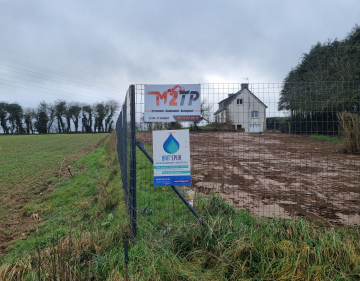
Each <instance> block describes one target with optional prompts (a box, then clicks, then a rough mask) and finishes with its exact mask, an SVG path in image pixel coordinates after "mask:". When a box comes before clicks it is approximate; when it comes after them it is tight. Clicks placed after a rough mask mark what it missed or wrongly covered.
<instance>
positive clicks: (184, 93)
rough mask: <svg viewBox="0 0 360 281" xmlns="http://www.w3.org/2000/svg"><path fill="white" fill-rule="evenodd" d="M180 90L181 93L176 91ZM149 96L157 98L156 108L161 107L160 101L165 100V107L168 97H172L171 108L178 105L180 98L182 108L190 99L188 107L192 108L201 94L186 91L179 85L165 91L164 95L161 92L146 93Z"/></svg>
mask: <svg viewBox="0 0 360 281" xmlns="http://www.w3.org/2000/svg"><path fill="white" fill-rule="evenodd" d="M177 88H179V91H176V89H177ZM146 94H147V95H155V96H156V106H159V105H160V100H164V105H165V104H166V103H167V101H168V95H170V96H171V97H172V98H171V100H170V102H169V106H177V105H178V97H179V95H180V96H181V100H180V106H183V105H184V104H185V100H186V99H187V98H186V97H189V98H188V105H189V106H191V105H192V102H193V101H196V100H198V99H199V97H200V94H199V92H198V91H185V88H183V87H180V86H179V85H176V86H175V87H174V88H172V89H168V90H167V91H164V92H163V93H162V94H161V93H160V92H159V91H148V92H147V93H146Z"/></svg>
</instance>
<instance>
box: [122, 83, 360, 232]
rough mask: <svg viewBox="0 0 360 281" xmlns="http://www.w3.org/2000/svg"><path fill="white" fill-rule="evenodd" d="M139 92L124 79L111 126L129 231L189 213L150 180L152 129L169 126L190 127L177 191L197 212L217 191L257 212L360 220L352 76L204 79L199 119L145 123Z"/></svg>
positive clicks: (358, 130)
mask: <svg viewBox="0 0 360 281" xmlns="http://www.w3.org/2000/svg"><path fill="white" fill-rule="evenodd" d="M144 91H145V85H142V84H139V85H132V86H130V88H129V90H128V92H127V94H126V99H125V102H124V104H123V106H122V109H121V113H120V116H119V119H118V121H117V126H116V129H117V136H118V155H119V162H120V166H121V172H122V181H123V186H124V193H125V198H126V203H127V206H128V214H129V216H130V219H131V221H132V223H133V224H132V226H133V231H135V228H136V224H135V221H137V226H138V228H139V229H141V228H144V229H145V228H148V227H151V228H153V229H156V228H161V227H166V226H167V225H169V224H170V223H171V225H174V224H176V223H177V222H181V221H184V220H189V219H192V217H193V216H192V214H191V212H190V211H189V209H188V207H187V206H186V204H184V203H183V201H182V200H180V198H179V196H178V195H177V194H176V193H174V191H173V190H172V188H171V187H169V186H168V187H158V186H154V184H153V182H154V180H153V165H152V163H151V161H150V160H149V157H151V156H152V145H153V141H154V140H153V138H152V131H153V130H166V129H168V130H170V129H171V130H173V129H189V130H190V155H191V174H192V184H191V186H187V187H181V188H180V187H178V189H179V190H180V192H181V193H182V194H183V195H184V196H186V193H187V191H188V190H193V191H195V192H196V194H197V195H196V199H195V202H194V208H195V210H196V209H197V208H198V207H199V205H198V204H201V200H200V199H199V198H207V197H209V196H211V195H213V194H218V196H219V197H221V198H222V199H223V200H224V201H226V202H228V203H229V204H231V205H233V206H234V207H235V208H236V209H243V210H246V211H248V212H250V213H251V214H253V215H256V216H262V217H273V216H276V217H282V218H285V219H290V218H292V217H294V218H297V217H305V218H307V219H309V220H317V221H320V222H322V223H325V224H330V225H342V224H347V225H359V224H360V209H359V208H360V207H359V206H360V204H359V203H360V185H359V179H360V154H359V153H360V123H359V114H360V83H359V82H309V83H286V84H284V83H261V84H260V83H258V84H240V83H227V84H213V83H212V84H201V115H202V118H201V119H202V121H201V122H199V123H194V122H184V123H175V122H173V123H172V122H169V123H166V122H165V123H164V122H156V123H151V122H145V121H144V109H145V108H144V102H145V92H144ZM140 148H141V149H140ZM144 150H146V151H147V152H148V154H149V155H146V154H144V153H143V151H144ZM140 232H141V231H140Z"/></svg>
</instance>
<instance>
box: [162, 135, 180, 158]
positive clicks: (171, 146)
mask: <svg viewBox="0 0 360 281" xmlns="http://www.w3.org/2000/svg"><path fill="white" fill-rule="evenodd" d="M163 148H164V150H165V151H166V152H167V153H170V154H174V153H175V152H177V151H178V150H179V148H180V144H179V142H178V141H177V140H176V139H175V138H174V137H173V135H172V134H171V133H170V136H169V137H168V138H167V139H166V141H165V142H164V144H163Z"/></svg>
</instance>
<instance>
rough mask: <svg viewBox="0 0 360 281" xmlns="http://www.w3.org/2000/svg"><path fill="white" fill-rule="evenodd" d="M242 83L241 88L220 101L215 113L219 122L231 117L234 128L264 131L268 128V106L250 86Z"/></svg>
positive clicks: (247, 130)
mask: <svg viewBox="0 0 360 281" xmlns="http://www.w3.org/2000/svg"><path fill="white" fill-rule="evenodd" d="M248 85H249V84H241V90H240V91H238V92H237V93H235V94H229V96H228V97H227V98H226V99H224V100H222V101H220V102H219V109H218V110H217V111H216V112H215V113H214V115H215V119H216V120H217V122H220V123H224V122H226V119H227V118H229V119H230V121H231V123H232V126H233V129H236V130H239V129H245V132H264V131H265V130H266V108H267V106H266V105H265V104H264V103H263V102H262V101H261V100H260V99H258V98H257V97H256V96H255V95H254V94H253V93H252V92H251V91H250V90H249V88H248Z"/></svg>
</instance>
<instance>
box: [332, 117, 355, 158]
mask: <svg viewBox="0 0 360 281" xmlns="http://www.w3.org/2000/svg"><path fill="white" fill-rule="evenodd" d="M337 117H338V118H339V126H340V132H341V137H342V140H343V149H344V150H345V151H346V152H350V153H360V118H359V114H357V113H350V112H339V113H338V114H337Z"/></svg>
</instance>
